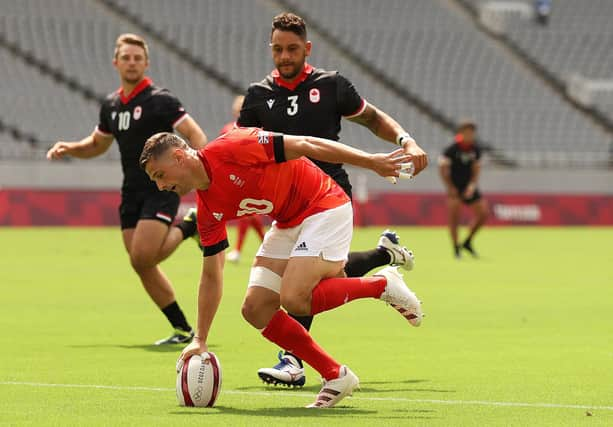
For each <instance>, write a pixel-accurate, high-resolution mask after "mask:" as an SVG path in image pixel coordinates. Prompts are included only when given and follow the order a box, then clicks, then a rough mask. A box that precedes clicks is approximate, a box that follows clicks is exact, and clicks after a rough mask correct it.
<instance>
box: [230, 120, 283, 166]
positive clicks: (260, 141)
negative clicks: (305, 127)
mask: <svg viewBox="0 0 613 427" xmlns="http://www.w3.org/2000/svg"><path fill="white" fill-rule="evenodd" d="M224 151H225V155H226V156H228V157H231V158H232V162H234V163H236V164H240V165H243V166H255V165H261V164H266V163H272V162H276V163H282V162H284V161H286V158H285V146H284V144H283V134H281V133H276V132H269V131H266V130H262V129H259V128H239V129H237V130H236V131H234V132H231V133H230V136H229V139H228V144H226V145H224Z"/></svg>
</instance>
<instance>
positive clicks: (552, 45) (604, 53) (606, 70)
mask: <svg viewBox="0 0 613 427" xmlns="http://www.w3.org/2000/svg"><path fill="white" fill-rule="evenodd" d="M461 3H462V4H464V5H466V6H468V7H470V8H472V10H473V12H474V13H475V14H477V15H478V16H480V15H481V14H482V10H483V9H484V8H486V7H491V6H492V5H493V4H495V3H496V2H494V1H492V0H462V1H461ZM507 3H508V2H507ZM516 3H520V4H527V5H528V4H530V5H531V2H529V1H517V2H516ZM611 16H613V2H611V1H608V0H592V1H589V2H577V1H573V0H556V1H555V2H553V7H552V14H551V18H550V19H549V20H548V21H547V25H539V24H537V23H536V22H535V20H534V19H533V17H532V16H530V17H526V16H522V15H519V14H514V13H505V12H501V18H500V19H502V21H503V23H502V25H501V31H502V32H503V34H504V36H505V37H506V38H507V39H506V40H508V42H510V43H512V45H513V46H514V47H516V48H517V49H519V50H520V51H521V52H522V53H523V54H525V55H526V57H527V58H528V59H529V60H530V61H533V62H534V63H536V64H538V65H539V66H541V67H543V68H544V69H545V70H547V71H548V72H549V73H551V75H552V76H553V78H554V79H556V80H557V81H558V82H559V84H560V85H561V86H562V87H566V86H567V85H568V84H569V82H570V81H571V79H573V78H576V77H580V78H581V79H583V80H588V81H589V80H605V81H608V82H609V88H608V90H605V91H595V92H594V94H593V95H592V96H591V99H590V100H589V102H588V103H587V104H588V106H592V105H593V106H595V107H596V108H598V109H599V110H600V111H601V112H603V113H604V114H606V115H607V116H608V118H609V119H610V120H613V72H611V69H612V67H613V50H611V48H610V47H611V45H613V27H612V26H611V22H610V21H611Z"/></svg>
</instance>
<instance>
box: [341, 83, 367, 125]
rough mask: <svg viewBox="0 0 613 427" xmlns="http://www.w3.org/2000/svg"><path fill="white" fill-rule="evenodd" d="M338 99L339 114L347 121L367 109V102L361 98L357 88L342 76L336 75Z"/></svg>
mask: <svg viewBox="0 0 613 427" xmlns="http://www.w3.org/2000/svg"><path fill="white" fill-rule="evenodd" d="M336 98H337V102H338V109H339V112H340V113H341V115H342V116H343V117H345V118H347V119H350V118H352V117H356V116H359V115H360V114H362V113H363V112H364V110H365V109H366V100H365V99H364V98H362V97H361V96H360V94H359V93H358V91H357V90H356V88H355V86H353V84H352V83H351V82H350V81H349V80H347V79H346V78H345V77H343V76H342V75H341V74H337V75H336Z"/></svg>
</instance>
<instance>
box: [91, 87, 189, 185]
mask: <svg viewBox="0 0 613 427" xmlns="http://www.w3.org/2000/svg"><path fill="white" fill-rule="evenodd" d="M186 117H187V113H186V112H185V109H184V108H183V106H182V105H181V102H180V101H179V100H178V99H177V97H176V96H174V95H173V94H172V93H170V92H169V91H168V90H167V89H164V88H160V87H157V86H155V85H154V84H153V82H152V81H151V79H149V78H145V79H144V80H143V81H142V82H141V83H139V84H138V86H136V87H135V88H134V90H133V91H132V92H131V93H130V95H129V96H125V95H124V94H123V90H122V89H119V90H117V91H115V92H113V93H111V94H110V95H108V96H107V98H106V99H105V101H104V102H103V104H102V107H101V108H100V121H99V123H98V126H97V128H96V131H97V132H99V133H101V134H103V135H113V136H114V137H115V139H116V140H117V143H118V144H119V151H120V153H121V167H122V170H123V185H122V187H121V189H122V191H124V192H140V191H157V187H156V185H155V182H153V181H152V180H150V179H149V177H148V176H147V174H146V173H145V171H143V170H142V169H141V168H140V166H139V164H138V160H139V158H140V154H141V152H142V151H143V147H144V146H145V142H146V141H147V139H149V137H150V136H152V135H154V134H156V133H158V132H173V130H174V128H175V127H176V126H177V125H178V124H179V123H181V121H183V120H184V119H185V118H186Z"/></svg>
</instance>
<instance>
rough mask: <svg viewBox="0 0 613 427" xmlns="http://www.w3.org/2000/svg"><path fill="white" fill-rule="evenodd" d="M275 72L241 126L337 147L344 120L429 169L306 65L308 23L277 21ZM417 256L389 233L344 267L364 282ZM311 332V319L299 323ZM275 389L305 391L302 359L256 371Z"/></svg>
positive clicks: (246, 107) (394, 130) (337, 78)
mask: <svg viewBox="0 0 613 427" xmlns="http://www.w3.org/2000/svg"><path fill="white" fill-rule="evenodd" d="M270 47H271V51H272V60H273V62H274V65H275V69H274V70H273V71H272V72H271V73H270V74H269V75H268V76H267V77H266V78H265V79H264V80H262V81H261V82H259V83H254V84H252V85H251V86H250V87H249V90H248V92H247V95H246V97H245V101H244V103H243V108H242V110H241V112H240V116H239V118H238V120H237V123H238V125H239V126H256V127H261V128H263V129H266V130H271V131H277V132H283V133H286V134H294V135H309V136H316V137H320V138H327V139H331V140H335V141H338V139H339V135H338V134H339V132H340V130H341V117H345V118H346V119H348V120H351V121H353V122H355V123H359V124H361V125H363V126H366V127H367V128H368V129H370V130H371V131H372V132H373V133H374V134H375V135H377V136H378V137H379V138H381V139H383V140H385V141H388V142H391V143H395V144H397V145H399V146H401V147H403V149H404V152H405V153H407V154H409V155H411V158H412V161H413V162H414V164H415V174H418V173H419V172H421V171H422V170H423V169H424V168H425V167H426V165H427V163H428V159H427V156H426V153H425V152H424V151H423V150H422V149H421V148H420V147H419V146H418V145H417V143H416V142H415V140H414V139H413V138H412V137H411V136H410V135H409V134H408V132H406V131H405V130H404V128H403V127H402V126H401V125H400V124H398V122H396V120H394V119H393V118H391V117H390V116H389V115H387V114H386V113H384V112H383V111H381V110H379V109H378V108H377V107H375V106H374V105H372V104H369V103H368V102H367V101H366V100H365V99H363V98H362V97H361V96H360V95H359V94H358V92H357V91H356V89H355V88H354V86H353V84H351V82H350V81H349V80H347V79H346V78H345V77H343V76H342V75H341V74H339V73H337V72H336V71H325V70H322V69H318V68H314V67H312V66H311V65H309V64H307V62H306V58H307V57H308V56H309V55H310V53H311V47H312V44H311V42H310V41H308V40H307V29H306V25H305V23H304V20H303V19H302V18H301V17H299V16H297V15H295V14H293V13H282V14H280V15H277V16H275V17H274V19H273V21H272V30H271V37H270ZM314 163H315V164H316V165H317V166H319V167H320V168H321V169H322V170H323V171H324V172H325V173H326V174H328V175H329V176H330V177H331V178H332V179H333V180H335V181H336V182H337V183H338V184H339V185H340V186H341V188H342V189H343V190H344V191H345V193H346V194H347V195H348V196H349V197H351V184H350V183H349V177H348V176H347V172H346V171H345V169H344V168H343V165H342V162H340V161H337V160H335V159H333V160H332V161H319V160H314ZM413 262H414V261H413V254H412V253H411V252H410V251H408V250H407V249H406V248H405V247H402V246H400V242H399V238H398V236H397V235H396V233H394V232H392V231H389V230H386V231H384V232H383V234H382V235H381V238H380V239H379V242H378V246H377V247H376V248H375V249H373V250H370V251H367V252H352V253H351V254H349V261H348V262H347V265H346V266H345V272H346V274H347V276H349V277H361V276H363V275H364V274H366V273H367V272H369V271H370V270H372V269H374V268H376V267H380V266H383V265H386V264H391V265H399V266H401V267H404V268H405V269H406V270H410V269H411V268H413ZM296 320H298V321H299V322H300V323H301V324H302V325H303V326H304V327H305V328H306V329H307V330H309V329H310V327H311V322H312V320H313V319H312V317H310V316H306V317H301V318H296ZM258 375H259V376H260V378H261V379H262V380H263V381H265V382H267V383H272V384H284V385H288V386H302V385H303V384H304V382H305V378H304V369H303V368H302V362H301V361H300V359H299V358H298V357H296V356H295V355H293V354H291V353H287V352H286V353H285V355H284V356H282V355H281V354H279V363H278V364H277V365H276V366H274V367H272V368H263V369H260V370H259V371H258Z"/></svg>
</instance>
